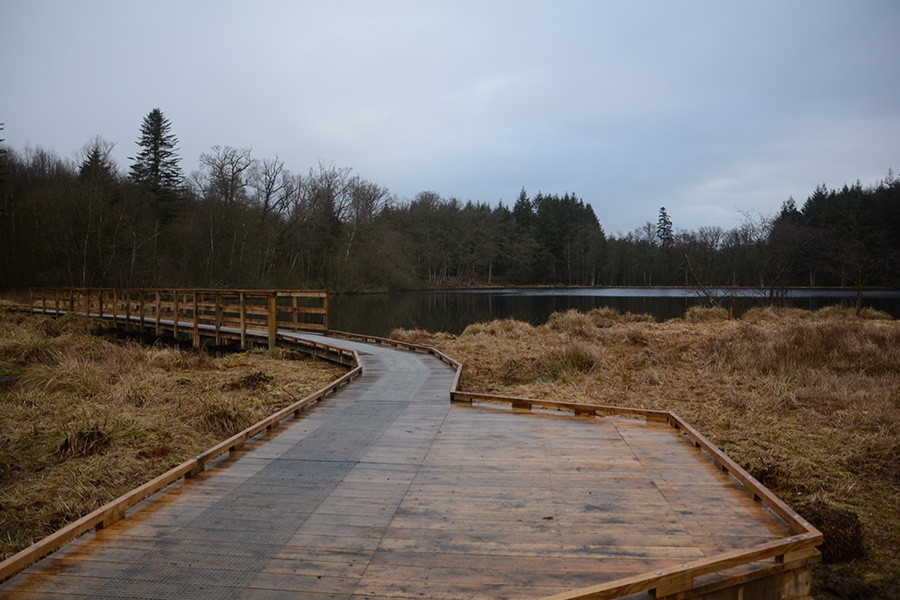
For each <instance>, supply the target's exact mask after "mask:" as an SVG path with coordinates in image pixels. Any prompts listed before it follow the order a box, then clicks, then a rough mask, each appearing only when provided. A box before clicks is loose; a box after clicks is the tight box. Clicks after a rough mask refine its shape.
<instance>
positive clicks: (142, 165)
mask: <svg viewBox="0 0 900 600" xmlns="http://www.w3.org/2000/svg"><path fill="white" fill-rule="evenodd" d="M177 144H178V138H176V137H175V134H174V133H172V123H171V122H170V121H169V119H167V118H166V117H165V115H163V113H162V111H161V110H160V109H158V108H154V109H153V110H151V111H150V112H149V113H148V114H147V116H146V117H144V120H143V122H142V123H141V137H140V139H138V141H137V145H138V146H139V147H140V151H139V152H138V154H137V156H135V157H128V158H129V159H130V160H132V161H134V162H133V163H132V165H131V179H132V180H133V181H134V182H135V183H137V184H140V185H142V186H145V187H146V188H147V189H149V190H150V191H151V192H154V193H156V194H174V193H175V192H177V191H178V189H179V188H180V187H181V184H182V181H183V180H184V176H183V175H182V173H181V166H180V165H179V164H178V163H179V160H180V159H179V157H178V154H177V148H176V146H177Z"/></svg>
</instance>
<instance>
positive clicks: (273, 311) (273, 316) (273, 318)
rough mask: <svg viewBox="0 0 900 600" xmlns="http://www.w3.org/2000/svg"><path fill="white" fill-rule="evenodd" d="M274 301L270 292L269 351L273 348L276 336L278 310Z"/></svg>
mask: <svg viewBox="0 0 900 600" xmlns="http://www.w3.org/2000/svg"><path fill="white" fill-rule="evenodd" d="M275 300H276V297H275V292H272V293H271V294H270V295H269V350H272V349H274V348H275V340H276V336H277V334H278V322H277V317H278V308H277V306H276V302H275Z"/></svg>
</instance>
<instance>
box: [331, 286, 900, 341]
mask: <svg viewBox="0 0 900 600" xmlns="http://www.w3.org/2000/svg"><path fill="white" fill-rule="evenodd" d="M706 302H707V300H706V299H705V298H703V297H700V296H677V295H667V296H646V295H643V296H608V297H601V296H590V295H585V294H574V293H572V294H566V293H559V294H546V293H541V294H528V293H527V292H520V291H517V292H515V293H503V292H475V291H463V292H446V291H437V292H397V293H388V294H361V295H334V296H332V298H331V315H330V319H331V324H332V327H333V328H334V329H343V330H350V331H356V332H360V333H367V334H370V335H381V336H385V335H387V334H388V333H389V332H390V331H391V330H392V329H395V328H398V327H403V328H407V329H414V328H421V329H427V330H429V331H446V332H449V333H456V334H458V333H461V332H462V331H463V330H464V329H465V328H466V326H468V325H470V324H472V323H476V322H479V321H489V320H492V319H517V320H520V321H528V322H530V323H533V324H535V325H539V324H542V323H544V322H546V321H547V317H548V316H549V315H550V314H551V313H554V312H559V311H565V310H569V309H577V310H581V311H584V312H587V311H590V310H591V309H592V308H599V307H603V306H609V307H611V308H614V309H616V310H618V311H619V312H621V313H624V312H626V311H627V312H630V313H633V314H634V313H647V314H651V315H653V316H654V318H655V319H656V320H657V321H664V320H667V319H673V318H678V317H682V316H683V315H684V313H685V311H687V309H688V308H690V307H692V306H703V305H705V303H706ZM721 302H722V306H723V307H726V308H727V307H732V308H733V309H734V314H735V315H736V316H739V315H741V314H742V313H743V312H744V311H746V310H747V309H749V308H752V307H754V306H761V305H767V304H770V303H771V300H770V299H768V298H765V297H763V296H758V295H752V294H750V295H747V296H723V297H722V298H721ZM841 303H844V304H852V303H853V298H852V297H849V298H839V297H836V296H809V297H799V298H793V297H786V298H781V299H779V304H780V305H785V306H793V307H797V308H805V309H808V310H817V309H819V308H822V307H823V306H828V305H831V304H841ZM865 303H866V305H867V306H872V307H873V308H876V309H879V310H884V311H886V312H888V313H891V314H893V315H894V316H898V315H900V298H869V299H867V300H866V302H865Z"/></svg>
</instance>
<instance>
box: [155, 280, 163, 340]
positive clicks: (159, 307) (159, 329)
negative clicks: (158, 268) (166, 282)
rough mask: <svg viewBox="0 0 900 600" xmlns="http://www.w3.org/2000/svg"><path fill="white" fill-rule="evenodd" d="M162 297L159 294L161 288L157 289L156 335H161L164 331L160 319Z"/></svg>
mask: <svg viewBox="0 0 900 600" xmlns="http://www.w3.org/2000/svg"><path fill="white" fill-rule="evenodd" d="M160 300H161V298H160V295H159V289H157V290H156V337H159V334H160V333H162V327H161V326H160V323H159V319H160V314H161V313H162V304H161V302H160Z"/></svg>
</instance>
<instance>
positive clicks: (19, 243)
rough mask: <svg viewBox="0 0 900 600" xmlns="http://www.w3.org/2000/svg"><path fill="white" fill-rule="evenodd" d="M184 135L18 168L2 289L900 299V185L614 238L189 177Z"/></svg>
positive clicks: (311, 179)
mask: <svg viewBox="0 0 900 600" xmlns="http://www.w3.org/2000/svg"><path fill="white" fill-rule="evenodd" d="M176 145H177V139H176V138H175V136H174V135H173V133H172V131H171V123H169V121H168V120H167V119H166V118H165V117H164V116H163V115H162V113H161V111H159V110H158V109H154V111H151V113H150V114H148V115H147V117H146V118H145V119H144V121H143V123H142V125H141V134H140V137H139V140H138V148H139V152H138V153H136V156H135V157H134V158H132V159H130V160H131V161H132V164H131V165H130V169H129V173H128V174H127V175H125V174H123V173H122V172H121V171H120V170H119V167H118V166H117V165H116V164H114V162H113V160H112V159H111V150H112V145H111V144H110V143H108V142H106V141H104V140H103V139H101V138H99V137H98V138H96V139H94V140H92V141H91V142H89V143H88V144H87V145H86V146H85V147H84V148H83V149H82V151H81V152H80V154H79V155H78V157H77V159H75V160H65V159H62V158H60V157H58V156H56V155H55V154H53V153H52V152H49V151H46V150H41V149H31V150H26V151H24V152H17V151H15V150H11V149H8V148H5V149H4V150H3V152H2V154H0V269H2V281H0V285H2V286H7V287H27V286H33V285H66V286H146V287H151V286H153V287H155V286H184V287H207V286H208V287H247V288H272V287H278V288H286V287H324V288H327V289H330V290H333V291H343V290H372V289H379V290H380V289H413V288H422V287H451V286H453V287H455V286H471V285H485V284H487V285H505V284H513V285H586V286H590V285H607V286H635V285H641V286H643V285H647V286H650V285H654V286H655V285H679V286H682V285H686V286H691V287H700V288H707V287H715V286H725V285H735V286H758V287H762V288H765V289H768V290H769V291H770V292H772V293H776V292H777V290H778V289H781V288H783V287H786V286H793V285H819V286H824V285H842V286H843V285H852V286H872V285H879V286H889V287H898V286H900V275H898V271H900V269H898V266H900V181H898V180H897V179H896V178H895V177H894V176H893V174H892V173H891V172H889V173H888V176H887V177H886V178H885V179H884V180H883V181H881V182H879V183H878V184H877V185H875V186H873V187H870V188H864V187H863V186H862V185H861V184H860V183H856V184H854V185H853V186H849V187H848V186H845V187H844V188H842V189H841V190H829V189H827V188H826V187H825V186H824V185H823V186H820V187H819V188H817V189H816V190H815V191H814V192H813V193H812V194H811V195H810V197H809V198H808V199H807V200H806V201H805V202H804V203H803V205H802V206H800V207H798V206H797V205H796V203H795V202H794V201H793V200H792V199H791V200H788V201H787V202H785V203H784V205H783V207H782V209H781V212H780V213H779V214H776V215H772V216H752V215H747V216H745V218H744V220H743V223H742V224H741V225H740V226H739V227H737V228H734V229H731V230H725V229H722V228H719V227H701V228H699V229H697V230H695V231H688V230H681V229H676V228H675V227H674V226H673V222H672V220H671V218H670V217H669V215H668V213H667V212H666V210H665V209H660V211H659V215H658V219H657V220H656V222H655V223H654V222H651V221H648V222H647V223H645V224H644V225H643V226H641V227H639V228H637V229H635V230H634V231H632V232H630V233H627V234H624V235H622V234H620V235H617V236H607V235H606V233H605V232H604V231H603V228H602V227H601V225H600V221H599V220H598V218H597V216H596V215H595V214H594V211H593V209H592V208H591V205H590V204H588V203H586V202H585V201H584V200H582V199H581V198H579V197H577V196H575V195H573V194H569V193H566V194H564V195H562V196H560V195H557V194H543V193H537V194H535V195H533V196H529V195H528V193H527V192H526V191H525V190H522V191H521V192H520V193H519V196H518V198H517V199H516V201H515V203H514V204H513V205H512V206H506V205H504V204H502V203H501V204H499V205H497V206H491V205H489V204H486V203H482V202H461V201H459V200H456V199H453V198H450V199H447V198H442V197H441V196H439V195H438V194H437V193H434V192H422V193H420V194H418V195H417V196H416V197H415V198H413V199H411V200H408V201H400V200H398V199H396V198H395V197H394V196H393V195H392V194H391V193H390V192H389V190H387V189H386V188H384V187H382V186H380V185H378V184H377V183H374V182H372V181H369V180H366V179H364V178H362V177H360V176H359V175H357V174H354V173H353V171H352V170H351V169H349V168H340V167H337V166H334V165H330V164H319V165H317V166H315V167H313V168H310V169H309V170H308V171H307V172H306V173H303V174H295V173H292V172H290V171H289V170H288V169H287V168H286V167H285V165H284V163H283V162H282V161H280V160H279V159H277V158H272V159H259V158H256V157H254V156H253V155H252V153H251V151H250V150H249V149H238V148H233V147H228V146H225V147H219V146H214V147H213V148H211V149H210V150H209V151H208V152H205V153H203V154H202V155H201V156H200V158H199V164H200V169H199V170H198V171H196V172H193V173H191V174H190V175H189V176H188V177H185V176H184V175H183V174H182V173H181V169H180V162H179V158H178V156H177V151H176V150H177V148H176Z"/></svg>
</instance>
